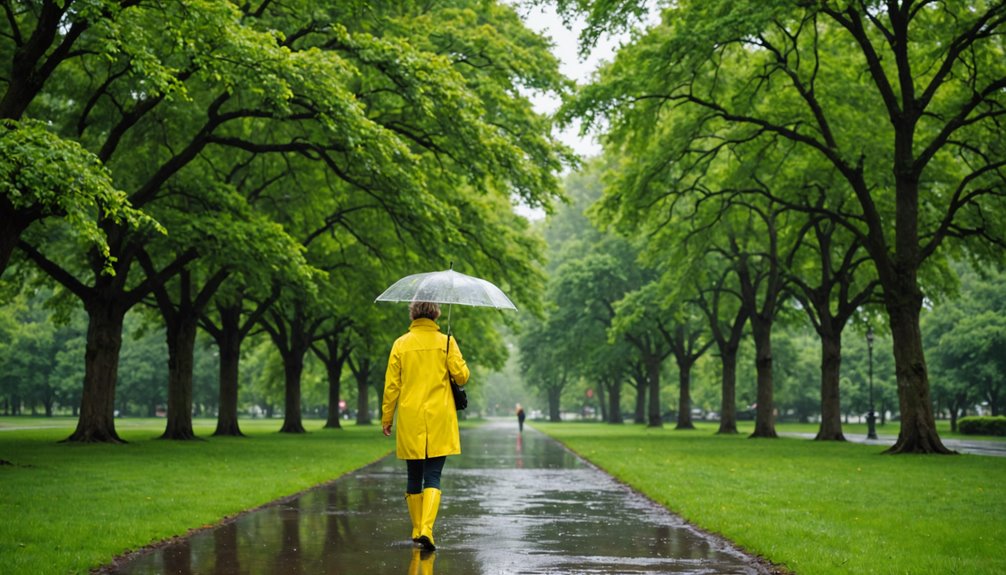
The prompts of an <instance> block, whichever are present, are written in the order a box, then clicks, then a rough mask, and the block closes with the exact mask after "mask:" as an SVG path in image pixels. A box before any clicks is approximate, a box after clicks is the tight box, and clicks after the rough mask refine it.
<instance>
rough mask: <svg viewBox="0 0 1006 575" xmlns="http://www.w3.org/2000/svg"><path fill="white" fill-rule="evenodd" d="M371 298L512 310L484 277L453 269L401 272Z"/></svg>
mask: <svg viewBox="0 0 1006 575" xmlns="http://www.w3.org/2000/svg"><path fill="white" fill-rule="evenodd" d="M374 301H392V302H393V301H407V302H412V301H431V302H436V303H445V304H455V303H456V304H458V305H470V306H476V307H492V308H496V309H512V310H516V309H517V306H515V305H514V304H513V302H512V301H510V298H508V297H507V296H506V294H504V293H503V290H501V289H500V288H498V287H496V286H495V285H493V284H492V283H490V282H487V281H486V280H484V279H480V278H476V277H472V276H469V275H465V274H462V273H458V272H456V271H454V270H453V269H449V270H443V271H439V272H427V273H422V274H413V275H411V276H405V277H404V278H402V279H400V280H398V281H397V282H395V283H394V284H392V286H391V287H389V288H388V289H386V290H384V293H382V294H381V295H379V296H377V299H376V300H374Z"/></svg>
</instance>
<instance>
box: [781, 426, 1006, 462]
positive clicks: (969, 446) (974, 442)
mask: <svg viewBox="0 0 1006 575" xmlns="http://www.w3.org/2000/svg"><path fill="white" fill-rule="evenodd" d="M779 435H781V436H784V437H803V438H805V439H814V436H815V435H816V434H814V433H796V432H787V433H780V434H779ZM845 439H846V440H847V441H852V442H854V443H865V444H867V445H877V446H880V447H890V446H892V445H894V442H895V441H897V440H898V438H897V436H894V435H878V436H877V439H867V438H866V436H864V435H852V434H850V433H846V434H845ZM941 439H942V440H943V445H945V446H946V447H947V448H948V449H953V450H954V451H956V452H958V453H970V454H971V455H990V456H992V457H1006V441H990V440H987V439H946V438H941Z"/></svg>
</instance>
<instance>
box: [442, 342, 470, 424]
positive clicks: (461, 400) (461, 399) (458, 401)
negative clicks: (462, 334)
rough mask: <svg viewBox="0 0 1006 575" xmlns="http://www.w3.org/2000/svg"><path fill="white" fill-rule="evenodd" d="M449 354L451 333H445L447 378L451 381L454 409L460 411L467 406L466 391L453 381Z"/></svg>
mask: <svg viewBox="0 0 1006 575" xmlns="http://www.w3.org/2000/svg"><path fill="white" fill-rule="evenodd" d="M450 355H451V334H450V333H448V334H447V358H448V359H447V379H449V380H450V382H451V394H452V395H454V409H456V410H458V411H461V410H463V409H465V408H466V407H468V393H466V392H465V390H464V389H462V388H461V386H460V385H458V384H456V383H454V377H453V376H452V375H451V367H450Z"/></svg>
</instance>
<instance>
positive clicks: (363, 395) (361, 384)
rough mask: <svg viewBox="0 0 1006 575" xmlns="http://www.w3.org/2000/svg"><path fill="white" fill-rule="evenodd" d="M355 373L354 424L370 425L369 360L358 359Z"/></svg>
mask: <svg viewBox="0 0 1006 575" xmlns="http://www.w3.org/2000/svg"><path fill="white" fill-rule="evenodd" d="M354 375H356V424H357V425H370V423H371V419H370V360H369V359H363V360H361V361H360V369H359V370H358V371H357V372H356V373H355V374H354Z"/></svg>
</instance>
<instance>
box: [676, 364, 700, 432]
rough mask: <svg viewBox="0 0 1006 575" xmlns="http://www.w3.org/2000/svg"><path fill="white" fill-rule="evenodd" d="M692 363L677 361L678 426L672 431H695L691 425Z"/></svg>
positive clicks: (693, 425) (692, 424)
mask: <svg viewBox="0 0 1006 575" xmlns="http://www.w3.org/2000/svg"><path fill="white" fill-rule="evenodd" d="M691 387H692V363H691V362H689V361H687V360H686V361H681V360H679V361H678V424H677V425H676V426H674V429H695V424H694V423H692V392H691Z"/></svg>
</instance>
